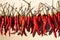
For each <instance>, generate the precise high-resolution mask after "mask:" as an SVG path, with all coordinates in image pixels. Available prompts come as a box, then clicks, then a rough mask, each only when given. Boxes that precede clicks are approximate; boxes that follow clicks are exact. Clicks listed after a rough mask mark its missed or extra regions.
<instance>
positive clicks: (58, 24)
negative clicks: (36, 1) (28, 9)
mask: <svg viewBox="0 0 60 40" xmlns="http://www.w3.org/2000/svg"><path fill="white" fill-rule="evenodd" d="M47 25H49V26H47ZM48 27H49V29H50V28H51V30H52V32H53V33H54V36H55V37H57V35H56V32H57V31H60V12H57V13H56V14H54V15H52V16H51V15H49V14H48V15H43V16H41V15H38V16H36V15H34V16H14V17H11V16H0V34H1V35H2V33H3V28H4V35H6V33H7V32H8V33H9V36H10V30H11V29H12V31H15V32H18V31H19V34H21V35H23V34H25V35H26V36H27V34H26V32H25V29H26V30H27V31H28V32H30V31H31V34H32V35H33V36H34V34H35V32H37V33H38V35H40V34H42V36H43V35H47V34H46V33H47V32H49V29H47V28H48ZM30 28H31V30H30Z"/></svg>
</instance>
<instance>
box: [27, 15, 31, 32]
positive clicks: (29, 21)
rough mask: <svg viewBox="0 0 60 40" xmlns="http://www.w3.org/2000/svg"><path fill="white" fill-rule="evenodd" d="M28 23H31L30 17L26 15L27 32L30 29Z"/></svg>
mask: <svg viewBox="0 0 60 40" xmlns="http://www.w3.org/2000/svg"><path fill="white" fill-rule="evenodd" d="M30 23H31V17H30V16H28V17H27V31H28V32H29V31H30Z"/></svg>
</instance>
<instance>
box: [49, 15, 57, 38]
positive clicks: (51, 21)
mask: <svg viewBox="0 0 60 40" xmlns="http://www.w3.org/2000/svg"><path fill="white" fill-rule="evenodd" d="M48 23H49V25H50V27H51V28H52V32H53V33H54V36H55V37H57V36H56V31H55V26H54V20H53V16H50V15H48Z"/></svg>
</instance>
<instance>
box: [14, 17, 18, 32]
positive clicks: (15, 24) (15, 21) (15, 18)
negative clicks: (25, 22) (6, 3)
mask: <svg viewBox="0 0 60 40" xmlns="http://www.w3.org/2000/svg"><path fill="white" fill-rule="evenodd" d="M17 21H18V20H17V17H16V16H15V17H14V31H15V32H16V31H17Z"/></svg>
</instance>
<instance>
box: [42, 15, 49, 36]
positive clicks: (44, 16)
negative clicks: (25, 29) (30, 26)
mask: <svg viewBox="0 0 60 40" xmlns="http://www.w3.org/2000/svg"><path fill="white" fill-rule="evenodd" d="M42 20H43V34H44V35H45V34H46V32H47V30H46V26H47V23H48V17H47V15H43V18H42ZM43 34H42V36H43Z"/></svg>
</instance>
